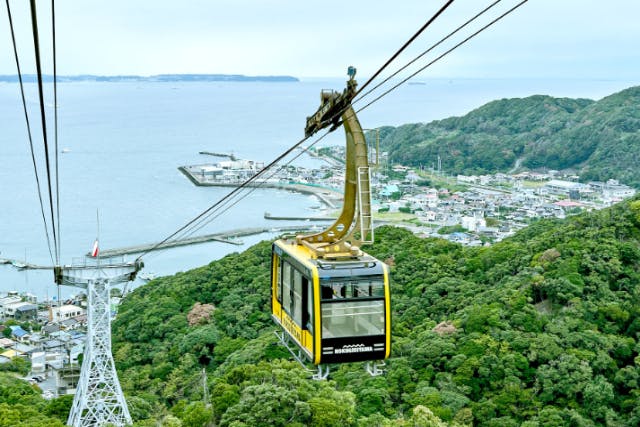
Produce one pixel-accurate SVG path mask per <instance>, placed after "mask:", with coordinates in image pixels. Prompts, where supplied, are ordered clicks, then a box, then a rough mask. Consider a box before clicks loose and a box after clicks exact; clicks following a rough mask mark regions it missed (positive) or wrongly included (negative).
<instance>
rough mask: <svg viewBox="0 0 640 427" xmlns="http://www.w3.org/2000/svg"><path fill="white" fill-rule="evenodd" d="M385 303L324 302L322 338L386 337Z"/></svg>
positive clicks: (381, 301)
mask: <svg viewBox="0 0 640 427" xmlns="http://www.w3.org/2000/svg"><path fill="white" fill-rule="evenodd" d="M384 333H385V330H384V301H383V300H365V301H358V300H350V301H348V302H328V301H327V302H323V304H322V337H323V338H340V337H351V336H365V335H384Z"/></svg>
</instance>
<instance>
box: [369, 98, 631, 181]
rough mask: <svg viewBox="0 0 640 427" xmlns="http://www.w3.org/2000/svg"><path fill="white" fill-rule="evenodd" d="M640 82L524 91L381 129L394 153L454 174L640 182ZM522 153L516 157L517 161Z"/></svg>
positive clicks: (384, 142)
mask: <svg viewBox="0 0 640 427" xmlns="http://www.w3.org/2000/svg"><path fill="white" fill-rule="evenodd" d="M638 105H640V87H632V88H629V89H626V90H623V91H621V92H619V93H616V94H613V95H610V96H608V97H606V98H603V99H601V100H599V101H597V102H596V101H591V100H587V99H568V98H552V97H550V96H542V95H536V96H531V97H527V98H516V99H502V100H498V101H493V102H490V103H488V104H486V105H484V106H482V107H480V108H477V109H476V110H473V111H471V112H470V113H468V114H467V115H465V116H462V117H451V118H448V119H444V120H438V121H434V122H431V123H427V124H407V125H403V126H400V127H397V128H393V127H384V128H382V129H381V131H380V138H381V144H382V147H383V148H384V149H385V150H388V151H389V154H390V155H391V159H392V161H394V162H399V163H402V164H406V165H412V166H420V165H423V166H425V167H431V166H432V165H434V164H437V158H438V156H440V158H441V161H442V167H443V169H444V170H445V171H446V172H447V173H451V174H467V175H469V174H483V173H495V172H507V171H509V170H512V169H513V168H515V167H516V166H518V167H524V168H528V169H540V168H546V169H556V170H566V169H571V170H575V171H576V172H578V173H579V174H580V176H581V178H582V180H585V181H588V180H600V181H603V180H605V181H606V180H607V179H610V178H613V179H618V180H619V181H620V182H623V183H625V184H628V185H632V186H635V187H640V169H639V168H638V167H637V165H638V164H639V163H640V109H639V108H638ZM518 160H519V161H518Z"/></svg>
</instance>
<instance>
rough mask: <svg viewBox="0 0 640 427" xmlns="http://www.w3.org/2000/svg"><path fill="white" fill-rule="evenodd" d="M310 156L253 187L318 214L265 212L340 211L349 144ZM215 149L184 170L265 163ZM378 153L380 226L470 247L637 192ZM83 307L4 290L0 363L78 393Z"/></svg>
mask: <svg viewBox="0 0 640 427" xmlns="http://www.w3.org/2000/svg"><path fill="white" fill-rule="evenodd" d="M207 154H211V153H207ZM307 154H309V155H310V156H311V157H313V158H316V159H318V160H319V162H318V163H319V164H320V166H319V167H315V168H305V167H299V166H293V165H286V166H284V167H281V168H278V169H276V170H275V172H270V173H268V174H266V175H265V176H264V177H263V178H261V179H260V180H256V181H255V182H253V183H251V185H252V186H254V187H263V188H277V189H281V190H287V191H295V192H302V193H308V194H313V195H314V196H316V197H317V198H318V200H319V202H320V205H319V206H318V212H321V215H315V216H310V217H307V218H301V217H299V218H290V217H279V216H278V215H277V214H278V213H277V212H276V213H275V214H268V213H265V218H267V219H273V220H283V219H285V220H294V219H295V220H310V221H322V220H326V221H329V220H331V219H332V218H333V217H334V216H335V214H336V213H337V209H338V208H339V205H340V199H341V192H342V187H343V183H344V165H343V163H342V162H341V160H340V159H342V158H344V148H343V147H324V148H321V149H317V150H313V151H308V152H307ZM214 155H216V156H227V157H229V158H228V160H225V161H221V162H217V163H205V164H199V165H192V166H182V167H180V170H181V172H182V173H183V174H184V175H185V176H186V177H187V178H189V179H190V180H191V182H193V183H194V184H195V185H200V186H227V187H237V186H238V185H239V184H241V183H243V182H244V181H246V180H247V179H249V178H251V177H253V176H255V175H256V174H258V173H260V171H261V170H262V169H263V168H264V164H262V163H259V162H255V161H251V160H241V159H237V158H235V157H234V156H232V155H224V154H214ZM376 157H378V158H377V159H376V160H373V159H372V163H375V164H376V166H375V167H372V170H371V188H372V191H373V194H372V196H373V197H372V198H373V200H374V202H373V207H374V209H373V210H374V213H375V221H376V223H377V224H393V225H397V226H401V227H405V228H407V229H410V230H411V231H413V232H414V233H415V234H416V235H418V236H422V237H439V238H442V239H447V240H449V241H453V242H458V243H460V244H463V245H468V246H481V245H490V244H492V243H495V242H498V241H500V240H502V239H504V238H505V237H507V236H510V235H512V234H514V233H515V232H516V231H517V230H519V229H521V228H524V227H526V226H527V225H528V224H531V223H532V222H535V221H537V220H540V219H542V218H565V217H567V216H569V215H574V214H578V213H580V212H583V211H588V210H593V209H601V208H604V207H607V206H611V205H612V204H614V203H617V202H619V201H621V200H623V199H625V198H628V197H631V196H633V195H634V194H635V193H636V190H634V189H633V188H631V187H629V186H626V185H624V184H621V183H619V182H618V181H616V180H613V179H610V180H608V181H606V182H586V183H584V182H580V178H579V176H576V175H575V174H571V173H568V172H559V171H553V170H547V171H544V172H542V171H539V172H532V171H520V172H517V173H513V174H506V173H497V174H491V175H478V176H475V175H455V176H451V175H447V174H446V173H445V171H443V170H441V169H440V168H424V167H420V168H410V167H407V166H404V165H399V164H393V163H392V162H390V161H389V160H388V158H387V155H386V153H380V156H376ZM274 229H275V228H274ZM256 232H264V230H262V231H256ZM14 267H16V268H19V267H20V266H16V265H14ZM23 267H24V266H23ZM114 291H115V289H114ZM119 299H120V298H119V295H116V294H114V295H112V298H111V302H112V307H111V315H112V316H115V315H116V310H117V305H118V303H119ZM86 306H87V301H86V296H84V295H83V294H80V295H78V296H77V297H75V298H72V299H69V300H66V301H56V300H55V299H48V300H46V301H43V302H38V301H37V299H36V297H35V296H33V295H30V294H23V293H18V292H15V291H14V292H9V293H7V294H4V295H0V333H2V336H1V337H0V370H13V371H16V372H20V373H21V375H24V379H26V380H28V381H30V382H31V383H32V384H37V385H38V387H39V388H40V389H41V390H42V392H43V396H44V397H45V398H53V397H57V396H61V395H64V394H73V393H74V392H75V387H76V385H77V382H78V379H79V375H80V366H81V362H82V353H83V349H84V343H85V338H86V325H87V308H86ZM20 361H23V362H24V363H22V362H20ZM27 361H28V362H29V364H27ZM29 366H30V368H29ZM25 367H26V368H25ZM25 369H26V370H28V373H26V372H23V371H24V370H25Z"/></svg>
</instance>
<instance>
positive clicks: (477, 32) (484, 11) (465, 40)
mask: <svg viewBox="0 0 640 427" xmlns="http://www.w3.org/2000/svg"><path fill="white" fill-rule="evenodd" d="M500 1H501V0H497V1H495V2H494V3H492V4H491V5H489V6H488V7H486V8H485V9H483V10H482V11H481V12H479V13H478V14H476V15H475V16H474V17H473V18H471V19H469V20H467V22H465V23H464V24H463V25H461V26H459V27H458V28H457V29H456V30H454V31H452V32H451V33H450V34H449V35H447V36H446V37H444V38H443V39H441V40H440V41H439V42H437V43H436V44H434V45H433V46H432V47H430V48H429V49H428V50H427V51H425V52H423V53H422V54H420V55H419V56H418V57H416V58H415V59H414V60H413V61H411V62H410V63H409V64H406V65H405V66H404V67H402V68H401V69H400V70H398V71H397V72H396V73H395V74H394V75H396V74H398V72H400V71H402V70H403V69H405V68H406V67H407V66H409V65H411V64H412V63H414V62H415V61H416V60H417V59H419V58H421V57H422V56H424V55H425V54H426V53H428V52H430V51H431V50H433V49H434V48H435V47H437V46H438V45H440V44H441V43H442V42H444V41H445V40H447V39H449V38H450V37H451V36H453V35H454V34H456V33H457V32H458V31H460V30H461V29H463V28H464V27H465V26H467V25H468V24H469V23H471V22H473V21H474V20H475V19H477V18H478V17H479V16H481V15H483V14H484V13H486V12H487V11H488V10H490V9H491V8H492V7H494V6H495V5H496V4H498V3H499V2H500ZM527 1H528V0H524V1H522V2H520V3H519V4H517V5H516V6H514V7H512V8H511V9H509V10H508V11H507V12H505V13H503V14H502V15H500V16H499V17H497V18H495V19H494V20H493V21H491V22H490V23H489V24H487V25H485V26H483V27H482V28H481V29H479V30H478V31H476V32H475V33H473V34H472V35H471V36H469V37H467V38H466V39H464V40H463V41H462V42H460V43H458V44H457V45H455V46H454V47H452V48H451V49H449V50H447V51H446V52H445V53H443V54H442V55H440V56H439V57H437V58H436V59H435V60H433V61H431V62H430V63H428V64H427V65H425V66H424V67H422V68H420V69H419V70H418V71H417V72H415V73H413V74H412V75H411V76H409V77H408V78H406V79H404V80H403V81H401V82H400V83H399V84H397V85H395V86H394V87H392V88H391V89H390V90H387V91H386V92H384V93H383V94H382V95H380V96H378V97H377V98H376V99H374V100H373V101H372V102H370V103H369V104H367V105H365V106H364V107H363V108H361V109H359V110H358V111H357V112H360V111H362V110H364V109H365V108H367V107H369V106H371V105H372V104H373V103H375V102H377V101H379V100H380V99H381V98H383V97H384V96H386V95H388V94H389V93H390V92H391V91H393V90H395V89H397V88H398V87H399V86H400V85H402V84H404V83H406V82H407V81H408V80H409V79H411V78H413V77H415V76H416V75H417V74H418V73H420V72H422V71H424V70H425V69H426V68H428V67H429V66H431V65H433V64H434V63H435V62H437V61H439V60H440V59H442V58H443V57H444V56H446V55H448V54H449V53H451V52H452V51H454V50H455V49H457V48H458V47H460V46H461V45H463V44H464V43H466V42H467V41H469V40H471V39H472V38H474V37H475V36H477V35H478V34H480V33H481V32H482V31H484V30H486V29H487V28H489V27H490V26H492V25H493V24H495V23H496V22H498V21H499V20H501V19H502V18H504V17H505V16H507V15H508V14H510V13H511V12H513V11H514V10H516V9H517V8H519V7H520V6H522V5H523V4H524V3H526V2H527ZM392 77H393V76H392ZM387 80H388V79H386V80H385V82H386V81H387ZM383 83H384V82H383ZM378 87H380V85H377V86H376V87H374V88H373V89H371V90H370V91H368V92H367V93H365V94H364V95H363V96H362V97H361V98H360V99H362V98H363V97H365V96H367V95H368V94H369V93H371V92H372V91H373V90H375V89H376V88H378ZM343 112H344V110H342V111H340V112H339V113H337V114H336V116H337V115H341V114H342V113H343ZM334 117H335V116H334ZM328 133H329V132H327V133H325V134H324V135H323V136H322V137H321V138H319V139H318V140H316V141H315V142H313V143H312V144H310V145H309V146H308V147H307V149H308V148H310V147H312V146H314V145H315V144H316V143H318V142H319V141H320V139H322V138H324V137H325V136H326V135H327V134H328ZM296 147H297V146H296ZM301 154H302V153H300V154H298V155H297V156H295V157H294V158H293V159H291V160H289V161H288V162H287V163H286V164H285V165H283V166H282V167H281V168H280V169H278V170H281V169H282V168H284V167H285V166H287V165H289V164H290V163H291V162H292V161H293V160H295V159H296V158H298V157H299V156H300V155H301ZM275 173H277V171H275V172H273V173H272V174H271V175H270V176H269V177H271V176H273V175H274V174H275ZM269 177H268V178H266V179H269ZM264 183H266V181H262V182H261V183H259V184H258V185H257V186H256V187H254V188H253V189H252V190H251V191H250V192H249V193H247V194H245V195H244V196H243V197H242V198H244V197H246V196H248V195H249V194H251V192H253V191H255V189H256V188H258V187H261V186H262V185H264ZM235 196H236V195H234V197H235ZM242 198H240V199H238V200H237V201H235V202H233V203H232V204H231V205H229V206H227V207H224V210H223V211H222V212H220V213H219V214H217V215H216V216H215V217H213V218H210V219H208V220H207V221H206V222H204V223H202V224H201V225H197V226H195V227H194V228H193V229H192V230H191V231H189V232H188V233H187V235H191V234H193V233H194V232H196V231H198V230H200V229H201V228H203V227H204V226H206V225H208V224H209V223H210V222H211V221H213V220H214V219H216V218H217V217H218V216H220V215H221V214H222V213H224V212H226V211H227V210H229V209H230V208H231V207H233V206H235V205H236V204H237V203H238V202H239V201H240V200H241V199H242ZM207 218H209V217H208V216H207Z"/></svg>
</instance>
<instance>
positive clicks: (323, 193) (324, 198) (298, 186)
mask: <svg viewBox="0 0 640 427" xmlns="http://www.w3.org/2000/svg"><path fill="white" fill-rule="evenodd" d="M178 170H179V171H180V172H182V173H183V174H184V175H185V176H186V177H187V178H189V181H191V182H192V183H193V184H195V185H197V186H200V187H233V188H235V187H238V186H239V185H240V184H243V183H244V180H242V181H235V180H216V179H209V178H208V177H207V176H205V175H203V174H201V173H198V172H196V171H195V170H194V169H193V166H180V167H179V168H178ZM245 186H246V187H252V188H275V189H278V190H287V191H294V192H297V193H302V194H311V195H313V196H316V197H317V198H318V199H320V201H321V202H322V203H324V204H325V205H327V207H329V208H330V209H337V205H338V204H339V203H340V201H341V200H342V193H341V192H339V191H336V190H334V189H332V188H327V187H321V186H318V185H310V184H302V183H296V182H280V181H258V182H250V183H248V184H245Z"/></svg>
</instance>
